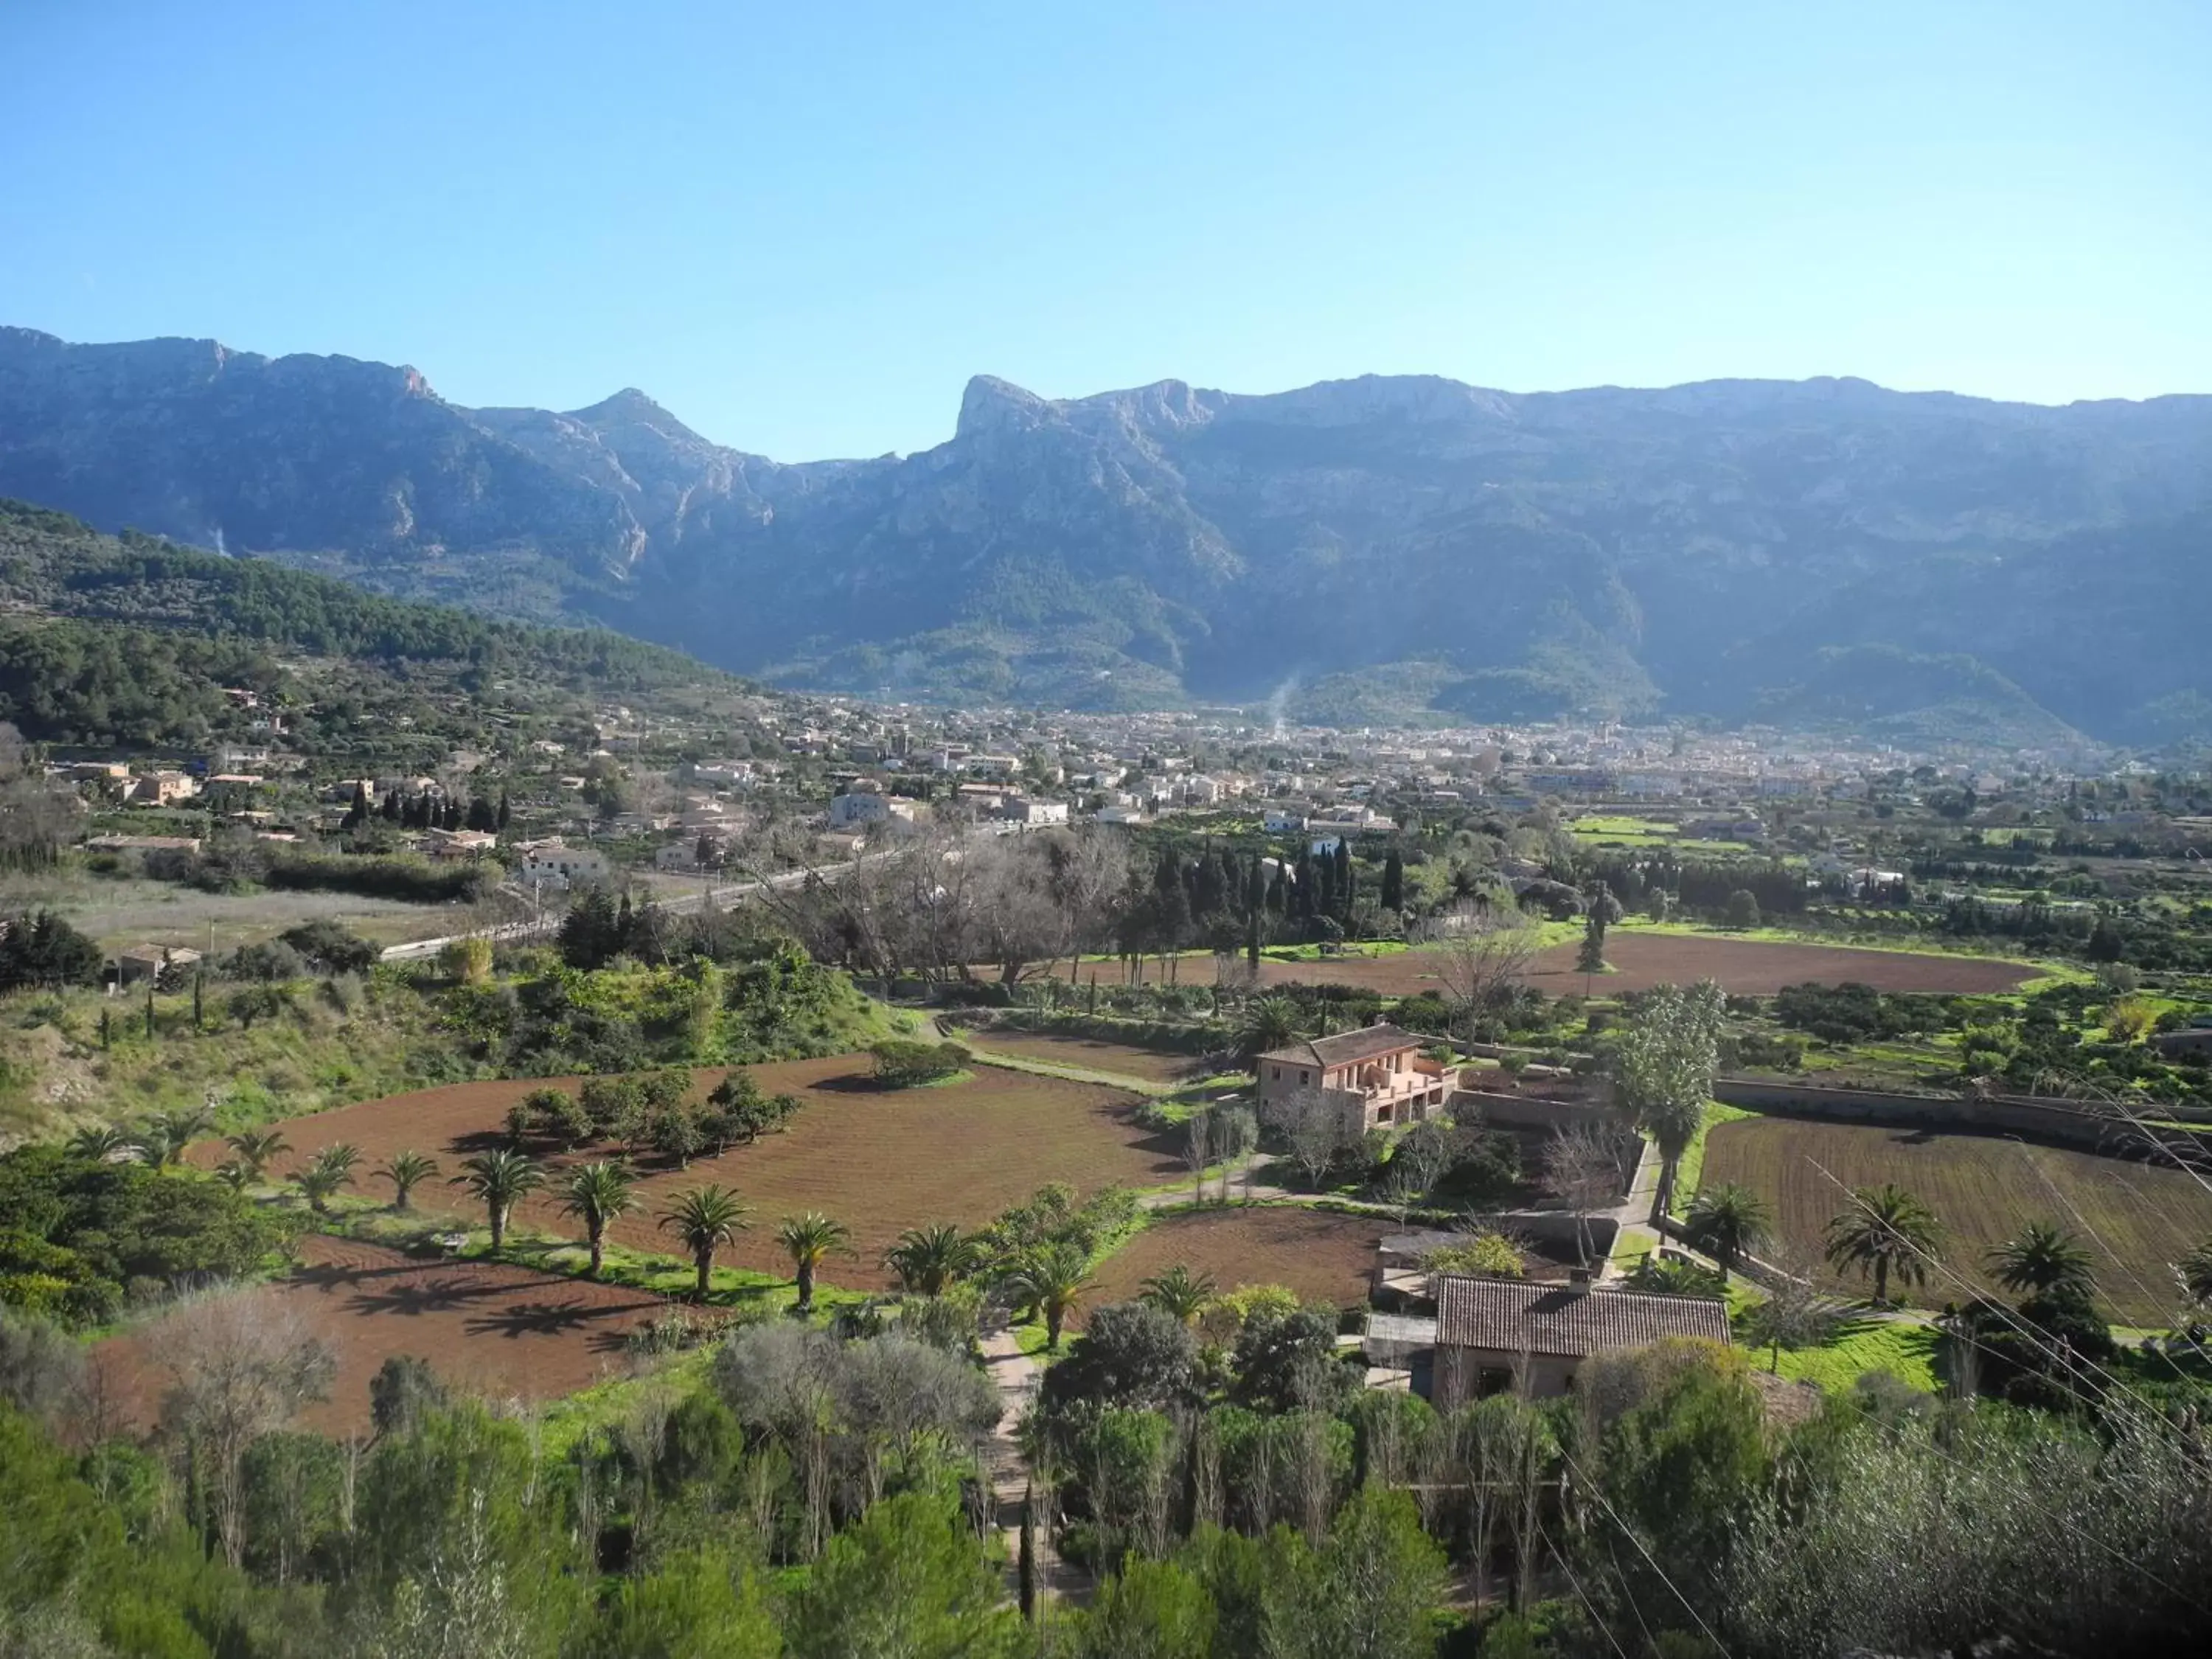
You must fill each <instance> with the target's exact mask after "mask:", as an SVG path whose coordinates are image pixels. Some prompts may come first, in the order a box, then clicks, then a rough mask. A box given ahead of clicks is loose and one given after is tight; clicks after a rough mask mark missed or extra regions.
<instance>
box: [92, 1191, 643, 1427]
mask: <svg viewBox="0 0 2212 1659" xmlns="http://www.w3.org/2000/svg"><path fill="white" fill-rule="evenodd" d="M300 1255H301V1267H300V1269H299V1271H298V1272H297V1273H294V1274H293V1275H292V1277H290V1278H289V1279H283V1280H280V1281H278V1282H277V1283H276V1284H275V1285H270V1286H267V1287H265V1288H261V1289H255V1290H249V1291H238V1292H235V1293H234V1294H237V1295H240V1296H247V1297H261V1298H264V1299H265V1301H266V1303H267V1305H268V1307H269V1310H270V1312H271V1313H272V1314H273V1315H274V1316H276V1317H278V1318H294V1319H296V1320H297V1321H298V1322H299V1323H300V1326H301V1330H302V1333H303V1334H311V1335H313V1336H316V1337H319V1338H320V1339H321V1340H323V1342H324V1343H325V1344H326V1345H327V1346H329V1347H330V1349H331V1352H333V1354H334V1355H335V1356H336V1357H337V1376H336V1378H335V1380H334V1381H333V1383H331V1390H330V1395H329V1397H328V1398H327V1399H325V1400H323V1401H319V1402H317V1403H316V1404H314V1405H313V1406H310V1407H308V1408H307V1411H306V1412H305V1413H303V1414H302V1416H301V1419H300V1426H301V1427H303V1428H309V1429H316V1430H319V1431H322V1432H324V1433H325V1434H346V1433H349V1432H353V1431H367V1430H368V1427H369V1426H370V1425H369V1407H368V1384H369V1379H370V1378H371V1377H373V1376H375V1375H376V1372H377V1369H378V1367H380V1365H382V1364H384V1362H385V1361H386V1359H388V1358H392V1356H393V1355H395V1354H411V1355H415V1356H416V1357H418V1358H423V1359H427V1360H428V1361H429V1362H430V1364H431V1366H432V1367H433V1368H434V1369H435V1370H436V1371H437V1373H438V1375H439V1376H440V1377H441V1378H443V1379H444V1380H445V1382H446V1383H447V1385H448V1386H449V1387H451V1388H453V1389H456V1390H457V1391H459V1392H460V1393H463V1394H468V1395H479V1396H482V1397H483V1398H487V1399H493V1400H507V1399H521V1400H529V1401H539V1400H551V1399H555V1398H557V1397H558V1396H560V1395H564V1394H570V1393H573V1392H574V1391H575V1390H576V1389H581V1388H586V1387H589V1386H590V1385H591V1384H592V1383H597V1382H599V1381H601V1380H602V1379H604V1378H605V1377H606V1376H611V1375H617V1374H619V1373H620V1372H621V1370H622V1369H623V1338H624V1337H625V1336H627V1335H628V1334H629V1332H631V1331H632V1330H634V1329H635V1328H637V1326H638V1325H639V1324H640V1323H641V1322H643V1321H644V1320H646V1319H647V1318H648V1317H649V1316H651V1315H652V1314H653V1312H654V1311H655V1310H658V1309H659V1308H660V1307H661V1306H662V1305H663V1304H662V1302H661V1298H659V1297H656V1296H653V1295H650V1294H648V1293H647V1292H645V1291H633V1290H625V1289H623V1288H621V1287H620V1286H617V1285H592V1284H587V1283H585V1282H584V1281H582V1280H580V1279H561V1278H556V1277H554V1276H553V1275H550V1274H547V1273H533V1272H532V1271H531V1270H530V1269H529V1268H527V1267H508V1266H506V1265H504V1264H501V1263H495V1262H484V1261H422V1260H419V1259H417V1258H415V1257H412V1256H409V1255H404V1254H403V1253H402V1252H400V1251H398V1250H394V1249H386V1248H385V1247H384V1246H382V1245H377V1244H362V1243H354V1242H353V1241H351V1240H348V1239H339V1238H331V1237H325V1236H323V1235H320V1234H310V1235H309V1236H307V1237H306V1238H304V1239H302V1240H301V1245H300ZM192 1316H193V1310H192V1308H191V1306H189V1305H187V1306H186V1307H185V1308H182V1309H180V1310H177V1311H176V1312H174V1313H171V1314H168V1315H166V1316H163V1317H162V1318H160V1319H157V1320H155V1321H154V1322H152V1323H150V1324H147V1325H143V1326H141V1327H139V1328H137V1329H135V1330H132V1331H129V1332H127V1333H125V1334H123V1335H120V1336H118V1337H114V1338H112V1339H111V1340H108V1341H106V1342H103V1343H101V1344H100V1346H98V1347H97V1348H96V1349H94V1363H95V1364H96V1365H97V1366H98V1367H99V1370H100V1375H101V1376H102V1378H103V1380H104V1382H105V1383H106V1385H107V1386H108V1387H109V1388H111V1389H112V1390H113V1395H114V1397H115V1399H116V1401H117V1403H118V1407H119V1409H120V1410H121V1411H122V1413H123V1414H124V1415H125V1417H126V1418H127V1419H129V1420H131V1421H132V1422H133V1423H135V1424H137V1425H138V1426H140V1427H146V1426H149V1425H151V1424H152V1423H153V1422H154V1421H155V1419H156V1418H157V1417H158V1415H159V1414H160V1411H161V1397H162V1395H163V1394H164V1393H165V1392H166V1391H167V1389H168V1388H169V1387H170V1386H171V1383H172V1378H171V1376H170V1375H169V1370H168V1364H169V1355H170V1354H171V1353H172V1352H173V1351H174V1349H175V1346H176V1344H175V1341H174V1338H175V1335H176V1333H177V1322H179V1321H185V1320H190V1319H191V1317H192Z"/></svg>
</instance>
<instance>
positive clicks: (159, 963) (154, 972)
mask: <svg viewBox="0 0 2212 1659" xmlns="http://www.w3.org/2000/svg"><path fill="white" fill-rule="evenodd" d="M199 959H200V953H199V952H198V951H191V950H187V949H185V947H184V946H183V945H125V947H124V948H123V949H122V950H120V951H117V952H116V953H115V979H116V982H117V983H118V984H119V985H139V984H143V983H144V982H145V981H148V980H149V979H150V980H159V979H161V977H162V975H165V974H171V973H177V972H181V971H182V970H183V969H186V968H191V967H193V966H195V965H196V964H197V963H198V961H199Z"/></svg>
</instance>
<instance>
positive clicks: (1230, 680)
mask: <svg viewBox="0 0 2212 1659" xmlns="http://www.w3.org/2000/svg"><path fill="white" fill-rule="evenodd" d="M0 491H4V492H6V493H9V494H13V495H19V496H23V497H26V498H27V499H33V500H38V501H45V502H47V503H49V504H51V505H53V506H55V507H61V508H64V509H65V510H68V511H71V512H75V513H79V514H80V515H81V516H84V517H86V518H88V519H89V520H91V521H93V522H94V523H97V524H100V525H101V526H103V527H106V528H109V529H118V528H120V527H121V526H123V525H124V524H126V523H129V524H135V525H137V526H139V527H141V528H143V529H147V530H151V531H155V532H161V533H165V534H168V535H172V536H175V537H178V538H182V539H186V540H194V541H210V540H215V541H222V540H224V539H226V538H227V540H228V544H231V545H233V546H234V547H236V548H237V549H239V550H251V551H255V552H260V553H265V554H268V555H270V556H276V557H280V558H283V559H287V560H289V561H292V562H300V563H303V564H310V565H313V566H316V567H318V568H325V569H332V570H337V571H340V572H343V573H344V574H350V575H354V576H356V577H357V578H359V579H360V580H366V581H368V582H371V583H372V584H374V585H377V586H383V587H385V588H386V589H388V590H390V591H393V592H403V593H415V594H419V595H422V596H424V597H431V598H437V599H460V600H462V601H464V602H467V603H471V604H474V605H478V606H479V607H481V608H485V609H489V610H495V611H506V612H509V613H512V614H520V615H526V616H530V617H534V618H536V619H539V620H551V619H565V620H589V621H596V622H602V623H607V624H609V625H611V626H615V627H617V628H621V629H625V630H626V631H629V632H632V633H635V634H637V635H640V636H641V637H645V638H648V639H653V640H657V641H660V642H663V643H669V644H674V645H678V646H680V647H684V648H686V649H689V650H690V651H692V652H694V653H696V654H699V655H701V656H702V657H704V658H706V659H708V660H710V661H714V662H716V663H717V664H719V665H722V666H725V667H729V668H732V669H737V670H738V671H765V672H767V673H769V674H771V675H774V676H775V677H776V678H781V679H782V680H784V681H785V682H786V683H790V684H811V685H814V686H817V687H820V688H822V689H829V690H847V691H854V692H860V693H864V694H871V695H879V696H880V695H905V696H921V697H927V698H933V699H945V700H952V701H961V700H969V699H989V700H995V701H1011V702H1063V703H1066V704H1068V705H1070V706H1074V707H1126V706H1138V705H1152V704H1158V703H1163V702H1178V701H1182V700H1184V699H1188V698H1203V699H1206V700H1217V701H1218V700H1223V699H1242V698H1254V697H1257V696H1265V695H1266V694H1267V692H1268V691H1269V690H1273V689H1274V688H1276V687H1279V685H1281V684H1285V683H1286V682H1288V681H1291V680H1294V679H1295V680H1299V681H1302V682H1304V683H1307V684H1315V683H1318V682H1321V681H1322V680H1325V679H1327V678H1328V677H1330V676H1332V675H1342V674H1352V675H1354V676H1358V675H1370V674H1371V676H1372V678H1373V682H1374V684H1389V685H1395V686H1401V687H1421V688H1427V689H1428V696H1429V702H1428V703H1427V705H1426V707H1428V708H1431V710H1434V711H1444V712H1449V713H1452V714H1460V715H1465V716H1468V717H1473V718H1481V717H1483V716H1484V715H1485V714H1490V715H1492V717H1504V715H1505V714H1507V713H1509V712H1510V713H1512V714H1515V715H1516V716H1519V715H1528V714H1534V713H1537V712H1542V711H1549V712H1553V713H1558V712H1565V711H1567V710H1570V709H1577V710H1583V711H1587V712H1592V713H1600V714H1603V713H1616V714H1648V713H1650V712H1654V711H1656V710H1659V709H1662V708H1663V709H1666V710H1668V711H1671V712H1680V713H1701V714H1716V715H1719V716H1722V717H1725V718H1740V717H1742V716H1745V715H1747V714H1749V713H1751V712H1752V711H1753V709H1754V708H1758V707H1759V706H1761V704H1762V700H1763V701H1764V702H1765V705H1766V706H1774V705H1775V704H1776V702H1777V699H1778V698H1782V699H1783V700H1784V701H1786V696H1785V695H1784V694H1786V692H1787V690H1788V688H1789V686H1790V684H1792V675H1793V673H1796V672H1798V671H1801V670H1802V668H1803V667H1804V666H1805V665H1809V664H1811V663H1812V662H1813V661H1814V653H1817V652H1819V651H1820V650H1821V649H1823V648H1826V647H1839V648H1841V647H1893V648H1895V649H1897V650H1899V651H1903V652H1905V653H1908V654H1910V655H1913V656H1917V657H1929V658H1949V657H1958V656H1969V657H1973V658H1975V659H1977V660H1978V662H1980V663H1981V664H1982V665H1983V666H1984V667H1986V668H1987V669H1988V670H1989V671H1990V674H1992V675H1994V676H1995V677H1996V678H1995V679H1994V680H1991V681H1988V682H1984V684H1997V683H1998V682H2002V683H2003V684H2006V685H2008V686H2009V687H2011V688H2012V690H2014V691H2016V692H2017V693H2018V694H2019V699H2020V700H2021V701H2018V702H2015V700H2014V698H2013V697H2012V695H2011V693H2010V692H2007V693H2006V694H2004V695H2003V696H1999V697H1996V698H1995V699H1994V700H1985V701H1986V702H1988V706H1990V707H2000V708H2017V709H2018V710H2019V711H2020V712H2021V732H2022V733H2023V735H2026V734H2028V733H2031V732H2044V733H2047V732H2051V731H2063V730H2065V729H2066V728H2069V727H2071V728H2077V729H2079V730H2081V731H2083V732H2089V733H2091V734H2092V735H2094V736H2099V737H2102V738H2111V739H2127V738H2130V737H2136V736H2147V735H2148V734H2149V733H2150V732H2151V731H2152V728H2153V727H2154V726H2158V722H2159V720H2160V719H2164V718H2165V717H2164V716H2158V717H2156V718H2154V717H2153V716H2151V715H2149V714H2146V713H2145V711H2147V710H2153V709H2170V708H2184V707H2193V706H2196V705H2194V704H2192V703H2191V702H2190V699H2191V698H2192V697H2195V698H2198V699H2202V698H2203V697H2204V696H2206V695H2207V694H2212V672H2208V671H2207V669H2206V667H2205V665H2203V662H2202V661H2201V660H2199V659H2202V658H2203V657H2204V655H2205V654H2206V653H2203V652H2202V651H2201V650H2196V649H2193V646H2192V642H2191V641H2187V640H2186V639H2185V637H2181V636H2178V635H2176V632H2175V629H2174V626H2173V615H2174V613H2175V611H2177V609H2179V607H2177V606H2175V605H2173V604H2172V595H2173V593H2174V592H2179V591H2183V590H2184V589H2185V586H2186V584H2187V583H2188V582H2189V581H2190V580H2191V578H2192V577H2201V576H2202V574H2203V572H2204V563H2205V553H2206V550H2207V547H2208V545H2212V541H2208V535H2207V524H2208V522H2212V397H2204V396H2199V395H2195V394H2185V393H2183V394H2173V395H2171V396H2168V397H2165V398H2157V399H2151V400H2146V401H2144V402H2140V403H2137V402H2128V401H2124V400H2112V399H2104V400H2092V401H2084V402H2078V403H2075V404H2064V405H2046V404H2008V403H2000V402H1996V401H1994V400H1989V399H1980V398H1971V397H1966V396H1964V395H1962V394H1958V393H1952V392H1893V391H1890V390H1887V389H1886V388H1883V387H1881V386H1875V385H1874V384H1873V383H1871V382H1869V381H1866V380H1858V379H1856V378H1853V377H1831V378H1823V379H1816V380H1805V381H1784V380H1741V379H1739V380H1714V381H1706V382H1697V383H1691V384H1688V385H1685V386H1673V387H1661V388H1618V387H1588V388H1581V389H1577V390H1573V391H1568V392H1500V391H1495V390H1492V389H1488V388H1484V387H1480V386H1468V385H1464V384H1462V383H1461V382H1458V381H1455V380H1448V379H1445V378H1443V377H1441V376H1436V375H1395V376H1392V375H1366V376H1358V377H1354V378H1352V379H1348V380H1334V381H1322V382H1318V383H1316V384H1315V385H1313V386H1304V387H1298V388H1293V389H1291V390H1288V391H1284V392H1266V393H1239V392H1223V391H1215V390H1210V389H1206V388H1201V387H1195V386H1191V385H1190V384H1188V383H1187V382H1185V381H1182V380H1159V381H1155V382H1153V383H1152V384H1150V385H1148V386H1138V387H1130V388H1123V389H1119V390H1115V391H1109V392H1099V393H1095V394H1092V395H1091V396H1088V397H1084V398H1062V399H1055V398H1043V397H1041V396H1038V395H1037V394H1036V393H1034V392H1029V391H1028V390H1027V389H1025V388H1023V387H1021V386H1017V385H1015V384H1014V383H1013V382H1012V381H1009V380H1003V379H1000V378H999V377H996V376H993V375H989V374H977V375H975V376H973V377H971V379H970V380H969V381H968V383H967V385H966V386H964V387H963V392H962V396H961V399H960V404H959V410H958V415H957V421H956V422H955V426H954V430H953V435H952V436H951V437H950V438H948V439H947V440H946V441H945V442H943V443H941V444H939V445H936V446H933V447H930V448H928V449H925V450H920V451H916V452H914V453H910V454H907V455H886V456H881V457H876V458H872V459H840V460H824V461H799V462H788V461H778V460H774V459H769V458H768V457H765V456H760V455H755V454H750V453H747V452H744V451H742V450H738V449H734V448H731V447H726V446H723V445H720V444H717V443H715V442H714V441H711V440H708V439H707V438H705V437H703V436H702V435H700V434H699V433H697V432H696V430H694V429H693V428H690V427H689V426H688V425H686V424H685V423H684V422H683V421H682V420H681V419H679V418H678V416H675V415H673V414H672V413H671V411H669V410H666V409H665V407H663V406H662V405H661V404H659V403H657V402H655V401H654V400H653V398H651V397H650V396H648V395H647V393H645V392H641V391H640V390H638V389H637V388H635V387H626V388H623V389H622V390H620V391H617V392H614V393H612V394H611V395H610V396H609V397H607V398H602V399H600V400H599V402H597V403H594V404H587V405H586V406H584V407H582V408H580V409H576V410H568V411H551V410H532V409H516V408H499V407H486V408H480V409H469V408H466V407H464V406H462V405H459V404H452V403H449V402H447V400H445V399H444V398H441V397H439V396H438V394H437V393H436V392H435V391H434V390H433V389H432V388H431V386H430V385H429V383H428V380H426V379H424V377H422V375H421V374H419V372H417V371H416V370H414V369H412V368H407V367H405V366H399V367H396V368H395V367H392V366H389V365H380V364H369V363H362V362H357V361H356V360H352V359H345V358H320V357H300V356H295V357H279V358H267V357H262V356H258V355H257V354H253V353H241V352H235V351H233V350H231V349H229V348H228V347H224V346H222V345H220V344H218V343H215V342H211V341H210V342H189V341H175V340H162V341H156V342H144V343H123V344H119V345H112V346H98V347H78V346H71V345H69V344H67V343H64V342H61V341H58V340H56V339H55V338H54V337H52V336H46V335H39V334H36V333H34V332H33V331H25V330H15V329H6V330H0ZM2116 563H2117V565H2118V567H2119V568H2121V570H2122V572H2123V574H2121V575H2120V576H2119V577H2118V579H2117V580H2106V581H2104V582H2103V584H2102V586H2100V578H2099V574H2098V573H2099V571H2100V568H2101V569H2106V570H2109V569H2111V568H2113V567H2114V565H2115V564H2116ZM1993 580H1994V582H1995V586H1992V581H1993ZM2015 587H2017V588H2018V590H2019V591H2020V592H2021V594H2022V595H2023V596H2024V597H2023V599H2022V601H2021V603H2019V604H2015V603H2013V602H2012V601H2011V599H2009V598H2008V589H2011V588H2015ZM2027 596H2032V603H2031V602H2030V598H2029V597H2027ZM2079 617H2089V618H2093V619H2094V623H2095V629H2094V632H2093V635H2092V634H2090V633H2088V632H2085V631H2084V630H2083V629H2081V628H2080V627H2075V628H2073V629H2070V630H2069V629H2067V628H2066V627H2063V626H2057V625H2055V624H2063V623H2067V622H2068V621H2069V619H2072V618H2079ZM1868 660H1871V659H1868ZM1413 665H1418V671H1413ZM1928 683H1929V684H1931V685H1932V684H1936V679H1935V678H1929V682H1928ZM1408 695H1411V694H1410V693H1408ZM1817 701H1821V702H1822V704H1823V706H1841V704H1844V703H1848V702H1849V699H1848V697H1845V698H1843V699H1841V702H1840V703H1839V702H1838V699H1837V698H1835V697H1833V696H1827V697H1825V698H1824V699H1820V700H1817ZM1904 712H1905V713H1906V714H1909V713H1910V711H1904ZM2168 724H2170V721H2168ZM2161 731H2162V728H2161Z"/></svg>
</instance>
